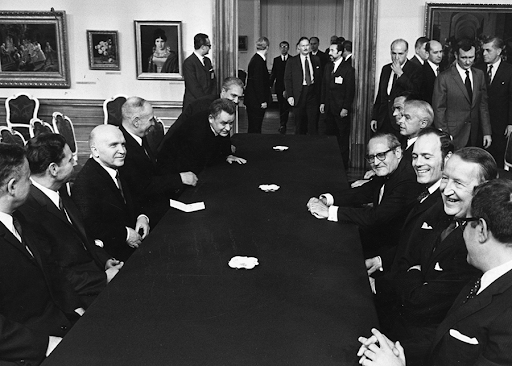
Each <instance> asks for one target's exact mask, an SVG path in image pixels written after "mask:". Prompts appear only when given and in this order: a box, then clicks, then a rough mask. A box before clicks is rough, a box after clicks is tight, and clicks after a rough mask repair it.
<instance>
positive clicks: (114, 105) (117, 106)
mask: <svg viewBox="0 0 512 366" xmlns="http://www.w3.org/2000/svg"><path fill="white" fill-rule="evenodd" d="M126 99H128V97H127V96H126V95H121V94H119V95H115V96H113V97H112V98H109V99H105V101H104V102H103V115H104V120H103V123H104V124H110V125H115V126H121V122H122V121H123V114H122V112H121V107H122V106H123V104H124V102H126Z"/></svg>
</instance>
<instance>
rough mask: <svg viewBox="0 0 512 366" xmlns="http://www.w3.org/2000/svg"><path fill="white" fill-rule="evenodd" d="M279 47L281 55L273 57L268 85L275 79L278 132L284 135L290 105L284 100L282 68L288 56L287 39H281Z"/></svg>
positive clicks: (288, 46)
mask: <svg viewBox="0 0 512 366" xmlns="http://www.w3.org/2000/svg"><path fill="white" fill-rule="evenodd" d="M279 49H280V50H281V55H279V56H277V57H276V58H274V63H273V64H272V72H271V73H270V86H271V87H272V85H273V84H274V81H275V85H274V89H275V92H276V95H277V104H279V122H280V126H279V130H278V132H279V133H280V134H282V135H284V134H286V124H287V123H288V115H289V114H290V105H289V104H288V102H287V101H286V95H285V92H284V70H285V68H286V63H287V62H288V59H289V58H290V55H288V50H289V49H290V44H289V43H288V42H287V41H282V42H281V43H279Z"/></svg>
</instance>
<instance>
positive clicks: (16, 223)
mask: <svg viewBox="0 0 512 366" xmlns="http://www.w3.org/2000/svg"><path fill="white" fill-rule="evenodd" d="M12 225H13V226H14V231H15V232H16V234H18V235H14V236H16V239H18V240H19V241H20V243H21V245H22V246H23V247H24V248H25V249H26V250H27V252H28V254H30V256H31V257H34V255H33V254H32V252H31V251H30V249H29V248H28V246H27V245H26V244H24V243H23V237H22V235H23V230H22V229H21V224H20V222H19V221H18V219H17V218H16V217H14V216H13V217H12Z"/></svg>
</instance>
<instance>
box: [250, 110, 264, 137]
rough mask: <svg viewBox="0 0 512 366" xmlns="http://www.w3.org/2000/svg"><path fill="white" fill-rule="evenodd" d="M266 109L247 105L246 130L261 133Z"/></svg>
mask: <svg viewBox="0 0 512 366" xmlns="http://www.w3.org/2000/svg"><path fill="white" fill-rule="evenodd" d="M265 111H266V109H263V108H254V107H249V106H247V120H248V122H249V125H248V128H247V132H249V133H261V125H262V124H263V117H265Z"/></svg>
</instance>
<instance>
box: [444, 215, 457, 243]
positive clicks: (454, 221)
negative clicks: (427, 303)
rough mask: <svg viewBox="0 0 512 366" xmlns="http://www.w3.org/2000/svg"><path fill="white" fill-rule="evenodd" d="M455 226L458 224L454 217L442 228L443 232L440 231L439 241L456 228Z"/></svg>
mask: <svg viewBox="0 0 512 366" xmlns="http://www.w3.org/2000/svg"><path fill="white" fill-rule="evenodd" d="M457 226H459V225H458V223H457V220H455V218H454V219H453V220H452V221H451V222H450V225H448V227H447V228H446V229H444V230H443V232H442V233H441V241H443V240H444V239H446V238H447V237H448V235H450V234H451V233H452V231H453V230H455V229H456V228H457Z"/></svg>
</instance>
